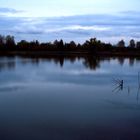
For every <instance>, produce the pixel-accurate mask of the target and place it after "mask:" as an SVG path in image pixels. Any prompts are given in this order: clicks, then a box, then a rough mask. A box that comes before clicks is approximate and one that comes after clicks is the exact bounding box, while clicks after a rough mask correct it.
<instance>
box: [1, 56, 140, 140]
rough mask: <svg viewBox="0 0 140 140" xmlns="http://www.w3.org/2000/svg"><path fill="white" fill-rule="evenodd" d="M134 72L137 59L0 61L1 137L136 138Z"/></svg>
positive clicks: (139, 109)
mask: <svg viewBox="0 0 140 140" xmlns="http://www.w3.org/2000/svg"><path fill="white" fill-rule="evenodd" d="M139 71H140V62H139V60H138V59H123V58H94V57H83V58H64V57H57V58H53V57H51V58H21V57H1V58H0V139H2V140H94V139H95V140H103V139H107V140H139V139H140V101H139V100H140V97H139V87H140V83H139V76H138V73H139ZM118 80H123V81H124V84H123V87H120V86H119V84H118V82H116V81H118Z"/></svg>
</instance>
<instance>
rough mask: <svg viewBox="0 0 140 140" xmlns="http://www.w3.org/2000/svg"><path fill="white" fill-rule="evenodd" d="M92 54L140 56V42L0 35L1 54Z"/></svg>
mask: <svg viewBox="0 0 140 140" xmlns="http://www.w3.org/2000/svg"><path fill="white" fill-rule="evenodd" d="M33 53H36V54H38V55H39V54H40V55H41V54H46V55H47V54H59V55H67V54H77V55H78V54H79V55H81V54H91V55H100V56H102V55H105V56H106V55H107V56H140V42H135V40H133V39H132V40H130V43H129V45H128V46H126V45H125V42H124V40H121V41H119V42H118V43H117V44H116V45H112V44H111V43H104V42H102V41H100V40H97V39H96V38H91V39H89V40H86V41H85V42H84V43H83V44H80V43H75V42H74V41H71V42H69V43H65V42H64V41H63V40H62V39H61V40H59V41H58V40H55V41H54V42H53V43H52V42H46V43H40V42H39V41H38V40H35V41H31V42H29V41H26V40H21V41H20V42H17V43H16V42H15V39H14V36H10V35H7V36H2V35H0V54H1V55H4V54H15V55H16V54H33Z"/></svg>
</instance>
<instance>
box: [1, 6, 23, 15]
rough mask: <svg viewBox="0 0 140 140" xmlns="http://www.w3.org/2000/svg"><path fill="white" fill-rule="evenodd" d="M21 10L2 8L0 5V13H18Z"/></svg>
mask: <svg viewBox="0 0 140 140" xmlns="http://www.w3.org/2000/svg"><path fill="white" fill-rule="evenodd" d="M19 12H22V11H19V10H16V9H13V8H2V7H0V14H6V13H11V14H15V13H19Z"/></svg>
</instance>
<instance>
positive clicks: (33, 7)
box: [0, 0, 140, 43]
mask: <svg viewBox="0 0 140 140" xmlns="http://www.w3.org/2000/svg"><path fill="white" fill-rule="evenodd" d="M139 6H140V0H133V1H132V0H131V1H128V0H24V1H19V0H0V33H1V34H4V35H6V34H12V35H14V36H15V39H16V40H17V41H18V40H21V39H26V40H35V39H38V40H40V41H53V40H55V39H61V38H62V39H64V40H66V41H70V40H75V41H77V42H78V41H79V42H82V41H83V40H84V39H88V38H91V37H97V38H99V39H102V40H103V41H106V42H113V43H116V42H117V40H120V39H124V40H126V41H128V40H129V39H130V38H134V39H136V40H139V39H140V38H139V35H140V34H139V32H140V22H139V21H140V16H139V15H140V10H139Z"/></svg>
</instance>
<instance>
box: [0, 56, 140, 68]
mask: <svg viewBox="0 0 140 140" xmlns="http://www.w3.org/2000/svg"><path fill="white" fill-rule="evenodd" d="M19 58H20V57H19ZM0 59H1V60H0V71H2V70H6V69H9V70H12V69H14V68H15V67H16V62H17V61H16V60H17V57H15V56H14V57H9V56H8V57H2V58H0ZM9 60H10V61H9ZM77 60H78V61H82V64H83V65H84V66H85V67H86V68H88V69H91V70H96V69H99V68H100V64H101V63H103V62H104V61H108V62H110V61H111V60H114V61H116V60H117V61H118V64H120V66H123V64H124V63H125V61H128V63H129V66H132V67H133V65H134V64H135V63H139V62H140V59H139V58H124V57H114V58H112V57H94V56H90V55H89V56H79V57H77V56H75V55H70V56H44V57H22V58H20V63H21V64H23V65H26V64H29V63H31V64H34V65H38V64H39V63H41V62H42V61H48V62H53V63H55V64H56V65H57V64H59V65H60V67H63V66H64V65H65V63H67V62H68V61H69V62H71V63H75V61H77Z"/></svg>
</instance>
